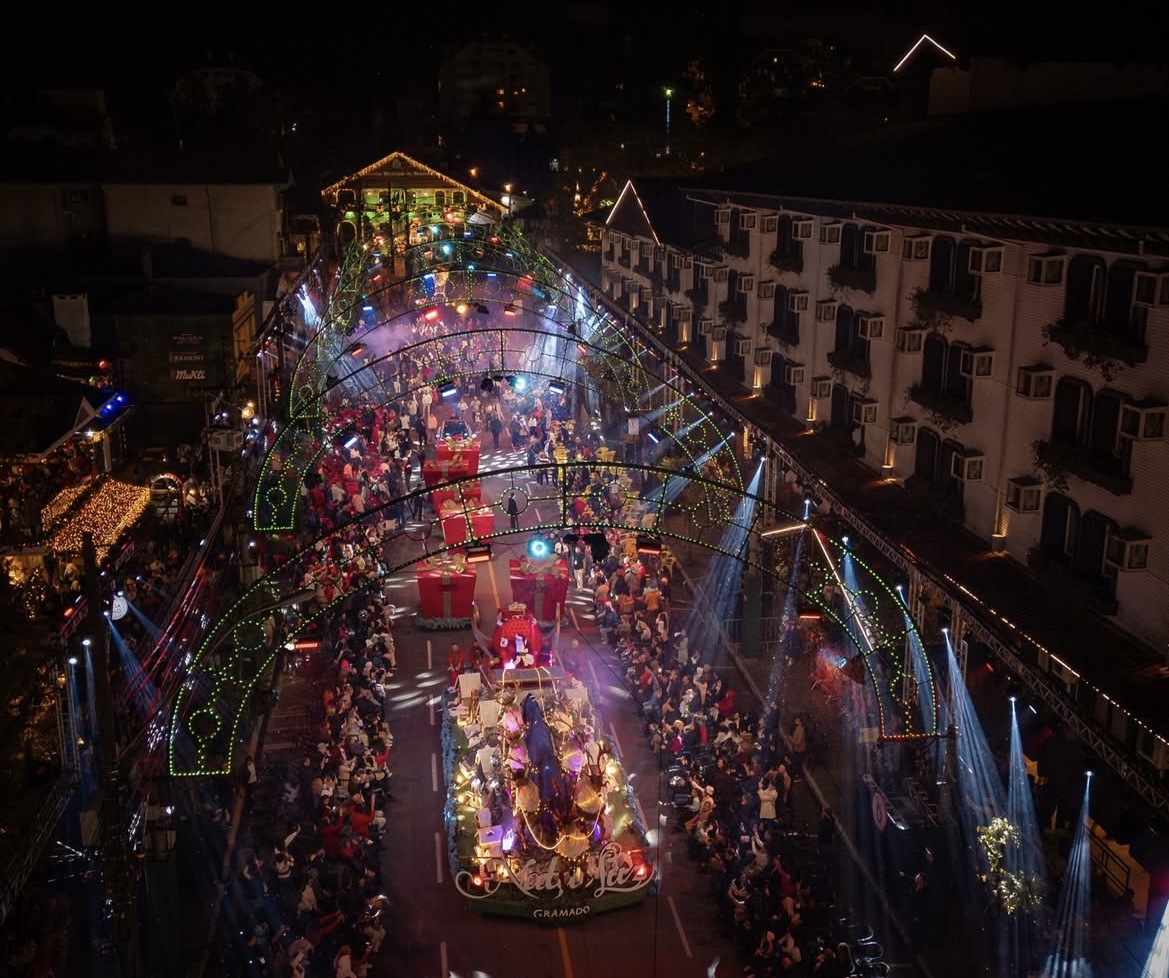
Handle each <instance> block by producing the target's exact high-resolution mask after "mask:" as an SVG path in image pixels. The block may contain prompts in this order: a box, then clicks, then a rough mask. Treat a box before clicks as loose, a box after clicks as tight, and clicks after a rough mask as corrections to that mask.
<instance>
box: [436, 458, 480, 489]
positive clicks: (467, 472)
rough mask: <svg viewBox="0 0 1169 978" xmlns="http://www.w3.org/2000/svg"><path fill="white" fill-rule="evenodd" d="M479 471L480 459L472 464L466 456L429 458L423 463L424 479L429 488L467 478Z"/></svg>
mask: <svg viewBox="0 0 1169 978" xmlns="http://www.w3.org/2000/svg"><path fill="white" fill-rule="evenodd" d="M478 471H479V463H478V460H476V461H475V464H474V465H471V464H470V463H469V462H468V461H467V460H466V459H465V458H448V459H433V458H428V459H427V460H426V461H425V462H423V463H422V479H423V481H424V482H425V483H426V488H427V489H433V488H434V487H435V486H438V485H441V484H442V483H444V482H456V481H458V480H459V479H466V478H467V477H468V476H472V475H476V474H477V473H478Z"/></svg>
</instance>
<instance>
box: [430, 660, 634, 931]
mask: <svg viewBox="0 0 1169 978" xmlns="http://www.w3.org/2000/svg"><path fill="white" fill-rule="evenodd" d="M490 677H491V679H492V682H491V683H490V685H488V684H485V683H484V681H483V677H482V676H481V675H480V674H478V673H468V674H464V676H462V677H461V678H460V682H459V685H458V687H457V688H456V689H455V690H454V691H453V692H452V693H451V694H450V696H449V698H448V699H447V700H446V701H445V704H444V723H443V738H442V739H443V754H444V759H445V776H446V786H447V800H446V808H445V812H444V816H445V822H446V829H447V840H448V847H449V858H450V867H451V878H452V880H453V881H454V885H455V887H456V888H457V889H458V891H459V892H460V893H461V894H462V895H463V896H464V897H466V899H467V902H468V905H469V907H470V908H471V909H473V910H477V911H480V912H482V913H491V914H500V915H507V916H514V917H522V918H525V919H528V920H533V921H536V922H543V923H564V922H566V921H573V920H581V919H584V918H587V917H590V916H594V915H595V914H598V913H604V912H606V911H609V910H615V909H617V908H619V907H624V906H629V905H632V904H635V903H639V902H641V901H642V900H644V899H645V898H646V897H647V896H648V895H649V894H650V892H651V891H652V889H653V887H654V880H655V873H654V867H653V860H652V852H651V849H650V845H649V842H648V839H647V836H646V829H645V825H644V822H643V820H642V818H641V815H640V812H639V810H638V806H637V801H636V799H635V798H634V794H633V790H632V787H631V786H630V784H629V782H628V781H627V780H626V776H625V772H624V770H623V768H622V766H621V760H620V758H619V757H618V756H617V752H616V749H615V747H614V745H613V743H612V742H611V741H610V740H609V738H607V737H606V736H605V735H604V734H603V733H601V723H600V720H599V718H598V716H597V712H596V708H595V705H594V701H593V696H592V694H591V693H590V691H589V689H588V687H586V686H584V685H582V684H581V683H579V682H576V681H573V680H571V679H569V678H568V677H566V676H564V675H563V673H559V672H557V671H554V670H552V669H549V668H542V667H537V668H523V667H522V666H519V665H517V664H516V660H512V661H511V662H509V663H506V664H505V666H504V667H501V668H500V669H497V670H495V671H494V672H492V673H490Z"/></svg>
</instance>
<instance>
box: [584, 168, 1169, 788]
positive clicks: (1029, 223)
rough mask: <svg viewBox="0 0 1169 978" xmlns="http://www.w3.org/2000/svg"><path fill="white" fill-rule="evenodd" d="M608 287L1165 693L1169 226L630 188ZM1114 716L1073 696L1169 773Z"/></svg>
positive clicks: (610, 238) (1103, 704) (1147, 741)
mask: <svg viewBox="0 0 1169 978" xmlns="http://www.w3.org/2000/svg"><path fill="white" fill-rule="evenodd" d="M601 286H602V288H603V290H604V291H605V292H606V293H607V294H608V295H609V296H610V298H611V301H613V302H614V303H616V304H618V305H620V306H623V307H624V308H626V309H628V310H629V311H630V313H631V314H632V315H633V316H634V317H636V318H637V319H638V320H640V321H641V322H642V323H643V324H645V325H646V326H647V327H648V328H649V329H651V330H652V331H654V332H656V333H657V334H658V335H659V336H660V337H661V339H662V340H663V341H664V342H665V344H666V345H667V346H670V347H673V348H674V349H675V350H687V351H689V353H688V356H689V357H690V359H691V362H692V363H693V362H694V359H695V358H696V357H697V358H698V359H699V360H701V361H705V363H706V364H707V365H715V364H717V365H718V369H719V371H720V372H725V373H726V374H728V375H729V376H731V377H734V378H736V379H737V380H738V382H739V383H740V384H741V385H742V387H743V388H744V389H748V390H749V389H754V390H759V391H762V390H763V389H766V388H770V389H771V390H770V391H769V393H772V394H774V395H776V397H777V399H778V401H779V402H780V404H782V405H783V406H784V408H785V409H786V411H787V412H788V413H789V414H790V415H791V416H792V417H793V418H795V419H798V420H799V421H801V422H804V423H805V424H806V425H807V426H809V427H812V428H821V427H823V428H828V429H837V433H838V435H839V437H840V439H841V441H842V443H843V442H845V440H847V441H848V442H851V444H852V446H853V449H854V451H855V453H856V454H857V456H858V457H860V458H861V459H862V460H863V462H864V463H865V465H867V466H868V467H869V468H871V469H872V470H873V471H874V473H879V474H880V475H881V476H883V477H885V478H886V479H894V480H897V481H899V482H901V483H903V484H906V485H907V486H909V487H910V488H914V489H916V490H918V491H920V492H921V494H922V497H923V498H925V499H928V500H930V501H931V502H932V503H933V504H934V505H937V504H939V503H940V504H941V505H942V506H944V507H946V508H948V509H949V511H951V512H952V513H953V514H954V516H955V518H957V519H961V521H962V523H963V524H964V525H965V527H966V528H967V529H969V530H970V531H972V532H973V533H974V534H975V535H976V536H977V537H979V538H981V539H982V540H983V541H985V542H986V544H987V548H988V550H990V551H1003V550H1005V551H1006V553H1007V554H1009V555H1010V557H1012V558H1014V559H1015V560H1017V561H1019V562H1020V563H1022V564H1030V566H1031V568H1032V569H1033V570H1034V571H1035V572H1036V573H1037V574H1046V575H1052V574H1056V575H1064V576H1066V580H1067V585H1068V586H1067V589H1066V595H1067V601H1068V603H1074V604H1077V605H1081V606H1086V607H1091V608H1092V609H1093V610H1094V611H1095V612H1096V613H1097V614H1100V615H1104V616H1106V617H1107V618H1108V619H1109V620H1110V621H1111V622H1112V623H1114V624H1115V625H1116V626H1117V627H1118V628H1119V629H1121V630H1122V631H1123V632H1124V633H1127V635H1128V636H1131V638H1132V640H1133V641H1132V644H1133V645H1134V646H1136V647H1140V648H1143V649H1144V653H1143V654H1145V655H1146V656H1147V658H1148V660H1149V661H1150V662H1151V663H1153V664H1154V665H1153V666H1152V669H1153V671H1152V672H1150V674H1149V675H1150V681H1155V682H1159V683H1164V682H1166V670H1164V669H1163V668H1162V669H1157V667H1156V666H1157V664H1160V666H1162V667H1163V666H1164V665H1165V663H1166V652H1167V650H1169V506H1167V505H1166V501H1165V500H1166V492H1167V486H1169V442H1167V441H1166V438H1167V435H1169V228H1150V227H1135V226H1122V225H1116V224H1103V223H1089V222H1084V221H1066V220H1052V219H1045V218H1032V217H1022V216H1011V215H1003V214H989V213H973V212H957V211H947V210H936V209H931V208H928V207H923V206H918V205H912V206H910V205H904V206H902V205H897V204H892V203H866V202H864V201H831V200H821V199H809V198H800V197H786V196H775V195H771V194H762V193H748V192H735V191H718V190H713V189H708V188H706V189H685V188H666V187H664V186H663V185H662V184H660V183H656V182H652V181H644V182H640V181H639V182H631V183H629V184H627V185H626V187H625V189H624V191H623V192H622V194H621V196H620V198H619V200H618V201H617V203H616V204H615V205H614V207H613V209H612V211H611V212H610V213H609V215H608V218H607V221H606V223H605V225H604V227H603V229H602V239H601ZM1052 613H1053V614H1058V613H1059V608H1058V606H1055V605H1053V608H1052ZM1118 641H1120V642H1126V640H1125V639H1124V637H1123V636H1122V635H1118ZM1126 644H1127V643H1126ZM1053 651H1055V650H1053ZM1099 654H1100V656H1102V657H1107V656H1108V655H1109V650H1108V649H1106V648H1102V649H1100V652H1099ZM1045 668H1047V669H1048V670H1049V671H1051V672H1053V673H1056V674H1057V675H1058V668H1057V667H1056V666H1053V665H1051V664H1050V663H1048V664H1047V665H1046V667H1045ZM1130 678H1131V677H1130ZM1065 685H1066V686H1067V687H1068V690H1069V692H1070V693H1072V694H1073V695H1074V692H1075V691H1074V690H1073V689H1072V686H1073V683H1072V681H1071V680H1070V679H1067V678H1066V677H1065ZM1114 701H1115V698H1114V697H1110V694H1109V690H1108V688H1107V686H1106V684H1104V683H1101V684H1100V685H1099V686H1097V687H1095V697H1094V699H1093V697H1087V698H1085V697H1083V696H1080V697H1077V703H1078V708H1079V709H1080V710H1082V711H1083V712H1085V713H1086V714H1088V715H1089V716H1090V717H1091V716H1092V715H1093V714H1094V722H1095V723H1096V724H1097V725H1098V726H1100V727H1102V728H1104V729H1105V730H1107V731H1109V732H1110V733H1111V734H1112V735H1113V736H1114V737H1115V738H1116V739H1117V741H1118V742H1123V743H1124V744H1125V745H1126V746H1127V749H1128V750H1129V751H1132V752H1135V753H1136V754H1138V755H1140V756H1142V757H1143V758H1144V759H1145V760H1146V761H1149V762H1151V763H1152V764H1153V765H1154V766H1155V767H1156V768H1157V769H1158V770H1160V771H1161V772H1164V771H1165V770H1166V768H1167V767H1169V753H1167V751H1166V749H1165V748H1166V745H1165V742H1164V739H1163V735H1162V731H1161V729H1160V728H1161V727H1162V726H1163V724H1162V723H1161V722H1153V721H1152V720H1151V718H1150V722H1151V726H1152V728H1153V729H1154V730H1156V733H1157V736H1155V737H1154V736H1150V733H1151V731H1150V729H1149V728H1147V727H1144V726H1143V725H1138V726H1139V727H1140V729H1139V730H1137V729H1132V725H1131V724H1127V722H1126V721H1127V719H1128V714H1127V712H1125V711H1124V710H1115V711H1113V710H1112V707H1113V706H1114V705H1115V702H1114ZM1134 712H1135V711H1134ZM1113 714H1114V715H1113ZM1136 715H1137V716H1138V717H1141V718H1142V719H1143V718H1145V717H1148V716H1149V714H1148V713H1137V714H1136Z"/></svg>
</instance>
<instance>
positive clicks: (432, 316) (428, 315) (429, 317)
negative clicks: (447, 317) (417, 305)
mask: <svg viewBox="0 0 1169 978" xmlns="http://www.w3.org/2000/svg"><path fill="white" fill-rule="evenodd" d="M438 317H439V308H438V306H431V307H430V308H429V309H427V310H426V311H425V312H423V313H422V318H423V319H425V320H426V321H427V322H428V323H433V322H434V321H435V320H436V319H438Z"/></svg>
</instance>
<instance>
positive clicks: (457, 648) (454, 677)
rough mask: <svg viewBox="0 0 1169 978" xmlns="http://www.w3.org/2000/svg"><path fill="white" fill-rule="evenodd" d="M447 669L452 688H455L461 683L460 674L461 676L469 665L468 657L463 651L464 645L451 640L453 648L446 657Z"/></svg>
mask: <svg viewBox="0 0 1169 978" xmlns="http://www.w3.org/2000/svg"><path fill="white" fill-rule="evenodd" d="M446 665H447V671H448V672H449V673H450V677H451V682H450V686H451V689H454V688H455V687H456V686H457V685H458V684H459V676H461V675H462V674H463V672H464V670H465V669H466V667H467V657H466V655H465V654H464V652H463V647H462V646H461V645H459V643H458V642H451V650H450V652H448V653H447V657H446Z"/></svg>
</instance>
